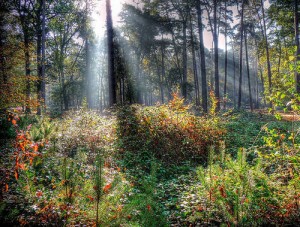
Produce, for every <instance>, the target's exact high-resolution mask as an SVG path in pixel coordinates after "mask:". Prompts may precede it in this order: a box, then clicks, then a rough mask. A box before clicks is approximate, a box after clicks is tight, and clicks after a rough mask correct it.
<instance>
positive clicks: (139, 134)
mask: <svg viewBox="0 0 300 227" xmlns="http://www.w3.org/2000/svg"><path fill="white" fill-rule="evenodd" d="M188 109H189V107H188V106H185V105H184V101H183V99H181V98H180V97H179V96H178V95H177V94H174V95H173V100H171V101H170V102H169V103H168V104H166V105H161V106H156V107H145V108H141V107H139V106H126V107H121V108H120V109H119V111H118V116H117V118H118V126H117V136H118V140H117V146H118V148H119V152H120V154H121V156H122V157H123V158H125V159H126V160H128V162H131V163H128V164H129V165H131V166H135V165H136V164H138V163H143V165H144V164H145V165H144V166H145V167H147V162H148V164H149V160H151V159H153V158H157V159H159V160H162V161H163V162H164V163H165V164H167V165H170V164H178V163H180V162H182V161H185V160H194V161H202V162H205V157H206V154H207V148H208V147H209V146H210V145H212V144H215V143H216V141H218V140H220V138H221V137H222V135H223V134H224V132H225V130H223V129H222V128H220V127H218V125H217V124H215V123H214V122H212V121H210V120H207V119H205V118H200V117H196V116H194V115H192V114H190V113H189V112H188ZM141 138H143V139H141ZM133 156H134V157H135V158H133ZM134 161H136V162H137V163H135V162H134Z"/></svg>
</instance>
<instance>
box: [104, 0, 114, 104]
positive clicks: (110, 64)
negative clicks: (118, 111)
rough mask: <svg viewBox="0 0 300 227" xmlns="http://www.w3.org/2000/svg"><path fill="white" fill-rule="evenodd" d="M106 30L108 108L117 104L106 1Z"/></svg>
mask: <svg viewBox="0 0 300 227" xmlns="http://www.w3.org/2000/svg"><path fill="white" fill-rule="evenodd" d="M106 29H107V55H108V58H107V60H108V90H109V92H108V93H109V106H113V105H114V104H116V103H117V94H116V78H115V67H114V41H113V36H114V34H113V33H114V31H113V22H112V16H111V4H110V0H106Z"/></svg>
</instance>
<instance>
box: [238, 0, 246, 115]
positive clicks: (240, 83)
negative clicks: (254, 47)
mask: <svg viewBox="0 0 300 227" xmlns="http://www.w3.org/2000/svg"><path fill="white" fill-rule="evenodd" d="M244 6H245V0H243V2H242V12H241V24H240V79H239V97H238V109H240V108H241V106H242V82H243V34H244Z"/></svg>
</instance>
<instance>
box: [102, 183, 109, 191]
mask: <svg viewBox="0 0 300 227" xmlns="http://www.w3.org/2000/svg"><path fill="white" fill-rule="evenodd" d="M110 188H111V183H110V184H107V185H105V186H104V188H103V192H104V193H108V191H109V189H110Z"/></svg>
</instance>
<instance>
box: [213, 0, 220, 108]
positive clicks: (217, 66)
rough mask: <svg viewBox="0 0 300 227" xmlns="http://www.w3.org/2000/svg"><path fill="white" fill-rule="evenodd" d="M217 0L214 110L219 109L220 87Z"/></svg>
mask: <svg viewBox="0 0 300 227" xmlns="http://www.w3.org/2000/svg"><path fill="white" fill-rule="evenodd" d="M217 2H218V1H217V0H214V30H213V41H214V64H215V97H216V99H217V108H216V111H219V110H220V87H219V38H218V31H217Z"/></svg>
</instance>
